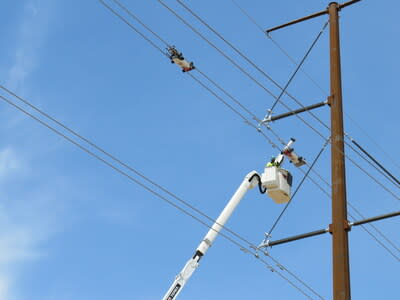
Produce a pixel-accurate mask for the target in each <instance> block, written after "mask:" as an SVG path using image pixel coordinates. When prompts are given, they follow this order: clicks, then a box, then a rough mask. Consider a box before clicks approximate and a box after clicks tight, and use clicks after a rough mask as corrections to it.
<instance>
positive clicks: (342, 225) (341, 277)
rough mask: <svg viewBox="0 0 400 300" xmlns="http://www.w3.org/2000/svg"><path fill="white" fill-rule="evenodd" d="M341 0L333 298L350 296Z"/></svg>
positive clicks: (335, 57)
mask: <svg viewBox="0 0 400 300" xmlns="http://www.w3.org/2000/svg"><path fill="white" fill-rule="evenodd" d="M339 9H340V7H339V4H338V3H336V2H332V3H330V4H329V7H328V13H329V25H330V26H329V31H330V66H331V71H330V73H331V80H330V81H331V96H330V98H329V104H330V107H331V157H332V173H331V174H332V224H331V225H330V228H329V229H330V233H331V234H332V257H333V299H335V300H350V299H351V296H350V271H349V244H348V234H347V233H348V230H349V222H348V221H347V201H346V174H345V157H344V130H343V109H342V79H341V68H340V42H339Z"/></svg>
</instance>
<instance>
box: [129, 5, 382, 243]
mask: <svg viewBox="0 0 400 300" xmlns="http://www.w3.org/2000/svg"><path fill="white" fill-rule="evenodd" d="M125 9H126V8H125ZM130 15H132V13H130ZM124 21H125V22H126V20H124ZM145 28H148V26H145ZM200 74H202V75H203V76H204V77H205V78H206V79H207V80H209V81H210V82H211V83H212V84H213V85H214V86H216V87H217V88H218V89H219V90H221V91H222V92H223V93H224V94H225V95H227V96H228V97H229V98H231V99H232V100H233V101H234V102H235V103H237V104H238V105H239V106H241V107H242V108H243V109H244V110H245V111H246V112H248V113H249V114H250V115H252V116H253V119H256V120H257V122H258V121H259V120H258V119H257V118H256V117H255V116H254V114H252V113H251V112H250V111H249V110H247V109H246V108H245V107H244V106H243V105H242V104H241V103H240V102H239V101H238V100H237V99H235V98H233V96H232V95H231V94H229V93H227V92H226V90H224V89H223V88H222V87H221V86H219V85H218V84H217V83H216V82H215V81H213V80H212V79H210V78H209V77H208V76H207V75H205V74H204V73H203V72H201V71H200ZM201 86H203V87H204V88H206V89H207V90H209V92H211V93H212V94H213V95H214V96H215V97H216V98H217V99H218V100H220V101H221V102H222V103H224V104H225V105H226V106H227V107H228V108H232V107H231V106H230V105H229V104H228V103H227V102H226V101H224V100H223V99H222V98H221V97H219V96H218V95H216V94H215V93H214V92H213V91H212V90H210V89H209V88H208V87H207V86H205V85H203V84H201ZM233 111H234V112H235V113H239V112H238V111H236V110H235V109H233ZM239 115H240V116H241V117H243V115H241V114H240V113H239ZM245 122H246V123H247V124H249V125H250V126H252V124H251V123H250V122H249V121H248V120H246V119H245ZM321 122H322V121H321ZM325 126H326V125H325ZM252 127H254V126H252ZM271 131H272V130H271ZM272 132H273V131H272ZM260 133H261V134H262V135H263V136H264V137H265V138H267V140H268V141H269V143H270V144H271V145H272V146H273V147H276V148H279V147H277V146H276V145H275V144H274V143H273V142H271V140H270V139H269V138H268V137H267V136H266V135H265V134H264V133H263V132H262V131H260ZM273 133H274V132H273ZM275 135H276V134H275ZM278 138H279V137H278ZM281 142H282V141H281ZM282 143H284V142H282ZM311 170H312V171H313V172H314V173H316V174H317V175H318V173H317V172H316V171H314V170H313V169H311ZM301 171H302V172H303V174H305V171H303V170H302V169H301ZM318 176H319V177H320V178H321V179H322V177H321V176H320V175H318ZM308 178H309V179H310V180H311V181H312V182H313V183H314V184H316V185H317V187H318V188H319V189H321V191H322V192H324V193H325V194H326V195H327V196H328V197H330V195H329V193H327V192H326V191H325V190H324V189H322V187H321V186H320V185H319V184H318V183H317V182H316V181H314V180H313V179H312V178H311V177H308ZM325 183H326V181H325ZM328 186H330V185H329V184H328ZM370 235H371V236H372V237H374V236H373V235H372V234H370Z"/></svg>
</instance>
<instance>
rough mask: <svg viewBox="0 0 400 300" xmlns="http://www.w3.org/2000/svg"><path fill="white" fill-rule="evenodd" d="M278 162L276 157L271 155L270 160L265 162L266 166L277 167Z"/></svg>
mask: <svg viewBox="0 0 400 300" xmlns="http://www.w3.org/2000/svg"><path fill="white" fill-rule="evenodd" d="M279 166H280V163H279V162H278V159H277V157H275V156H271V160H270V161H269V162H268V163H267V167H278V168H279Z"/></svg>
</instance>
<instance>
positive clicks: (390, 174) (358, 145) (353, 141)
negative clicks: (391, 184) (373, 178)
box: [350, 138, 400, 185]
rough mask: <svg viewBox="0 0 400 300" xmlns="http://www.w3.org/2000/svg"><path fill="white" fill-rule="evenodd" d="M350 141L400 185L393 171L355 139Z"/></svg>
mask: <svg viewBox="0 0 400 300" xmlns="http://www.w3.org/2000/svg"><path fill="white" fill-rule="evenodd" d="M350 141H351V142H352V143H353V144H354V145H356V147H357V148H358V149H360V150H361V151H362V152H363V153H364V154H365V155H366V156H368V158H369V159H371V160H372V161H373V162H374V163H375V164H376V165H377V166H379V168H381V169H382V171H383V172H385V173H386V174H387V175H388V176H390V178H392V179H393V180H394V181H396V183H397V184H398V185H400V181H399V180H398V179H397V178H396V177H394V176H393V174H392V173H390V172H389V171H388V170H387V169H386V168H385V167H384V166H382V165H381V164H380V163H379V162H378V161H377V160H376V159H375V158H374V157H373V156H372V155H371V154H369V153H368V152H367V151H366V150H365V149H364V148H363V147H361V145H360V144H359V143H357V142H356V141H355V140H354V139H352V138H350Z"/></svg>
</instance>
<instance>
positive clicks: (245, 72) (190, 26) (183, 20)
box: [157, 0, 400, 200]
mask: <svg viewBox="0 0 400 300" xmlns="http://www.w3.org/2000/svg"><path fill="white" fill-rule="evenodd" d="M157 1H158V2H159V3H160V4H161V5H163V6H164V7H165V8H166V9H167V10H168V11H170V12H171V13H172V14H173V15H174V16H175V17H177V18H178V19H179V20H180V21H181V22H183V23H184V24H185V25H186V26H187V27H189V28H190V29H191V30H192V31H193V32H194V33H196V34H197V35H198V36H199V37H200V38H202V39H203V40H204V41H205V42H207V43H208V44H209V45H210V46H212V47H213V48H214V49H215V50H217V51H218V52H219V53H220V54H221V55H222V56H223V57H225V58H226V59H227V60H228V61H229V62H231V63H232V64H233V65H234V66H235V67H236V68H238V69H239V70H240V71H241V72H242V73H243V74H245V75H246V76H248V77H249V78H250V79H252V80H253V81H254V82H256V83H257V84H258V85H259V86H260V87H262V88H263V89H264V90H265V91H267V92H268V93H269V94H270V95H271V96H272V97H274V98H275V99H276V98H277V97H276V96H275V95H274V94H272V92H270V91H269V90H268V89H266V88H265V86H263V85H262V84H260V83H259V82H258V81H257V80H256V79H255V78H254V77H252V76H251V75H250V74H249V73H248V72H247V71H245V70H244V69H243V68H242V67H241V66H239V65H238V64H237V63H236V62H235V61H234V60H233V59H232V58H231V57H229V56H228V55H226V54H225V53H224V52H223V51H222V50H221V49H219V48H218V47H217V46H215V45H214V44H213V43H212V42H210V41H209V40H208V39H207V38H206V37H205V36H204V35H203V34H201V33H200V32H199V31H198V30H197V29H196V28H194V27H193V26H192V25H191V24H189V23H188V22H187V21H186V20H185V19H184V18H182V17H181V16H180V15H179V14H178V13H177V12H176V11H175V10H173V9H172V8H171V7H169V6H168V5H167V4H165V3H164V2H163V1H161V0H157ZM177 1H178V0H177ZM221 39H222V38H221ZM223 40H224V41H225V39H223ZM228 45H229V46H230V47H233V48H232V49H234V50H235V49H236V48H235V47H234V46H232V44H231V43H229V44H228ZM242 55H243V54H242ZM257 70H260V72H262V74H264V75H265V76H266V77H267V78H270V76H269V75H267V74H266V73H265V72H264V71H262V70H261V69H260V68H258V67H257ZM271 79H272V78H271ZM272 82H273V83H274V84H275V85H277V87H279V88H280V89H281V90H283V88H282V87H281V86H280V85H279V84H278V83H277V82H276V81H274V80H273V79H272ZM286 94H287V95H288V96H289V97H290V98H291V99H293V100H294V101H295V102H296V103H298V104H299V105H300V106H301V107H303V108H304V105H303V104H302V103H301V102H300V101H299V100H297V99H296V98H295V97H293V96H292V95H290V94H288V93H286ZM280 103H281V104H282V105H283V106H284V107H285V108H286V109H287V110H288V111H291V108H290V107H289V106H287V105H286V104H285V103H284V102H283V101H280ZM307 112H308V113H309V114H310V115H311V116H313V118H315V119H316V120H317V121H318V122H319V123H321V124H322V125H324V126H325V127H326V128H328V129H329V126H327V125H326V124H325V123H324V122H323V121H322V120H321V119H320V118H318V117H317V116H316V115H315V114H313V113H312V112H310V111H307ZM295 116H296V117H297V118H298V119H299V120H301V121H302V122H303V123H304V124H305V125H306V126H307V127H309V128H310V129H311V130H313V131H314V132H315V133H316V134H317V135H319V136H320V137H321V138H323V139H324V140H326V137H325V136H324V135H323V134H322V133H321V132H320V131H318V130H317V129H315V128H314V127H313V126H312V125H310V124H309V123H308V122H307V121H305V120H304V119H303V118H302V117H300V116H299V115H297V114H296V115H295ZM350 147H351V146H350ZM339 151H341V150H339ZM356 153H357V152H356ZM343 155H344V156H345V157H346V158H347V159H348V160H349V161H350V162H352V163H353V164H354V165H355V166H356V167H357V168H359V169H360V170H361V171H362V172H364V173H365V174H366V175H367V176H368V177H370V178H371V179H372V180H373V181H375V182H376V183H377V184H378V185H379V186H381V187H382V188H383V189H384V190H386V191H387V192H388V193H390V194H391V195H392V196H393V197H394V198H395V199H397V200H400V197H399V196H397V195H396V194H395V193H393V192H392V191H391V190H390V189H389V188H388V187H386V186H385V185H384V184H382V183H381V182H380V181H379V180H377V179H376V178H375V177H374V176H373V175H371V174H370V173H369V172H368V171H366V170H365V169H364V168H362V167H361V165H359V164H357V163H356V162H355V161H354V160H353V159H351V158H350V157H349V156H348V155H346V154H345V153H343ZM374 168H375V169H376V167H375V166H374Z"/></svg>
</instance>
